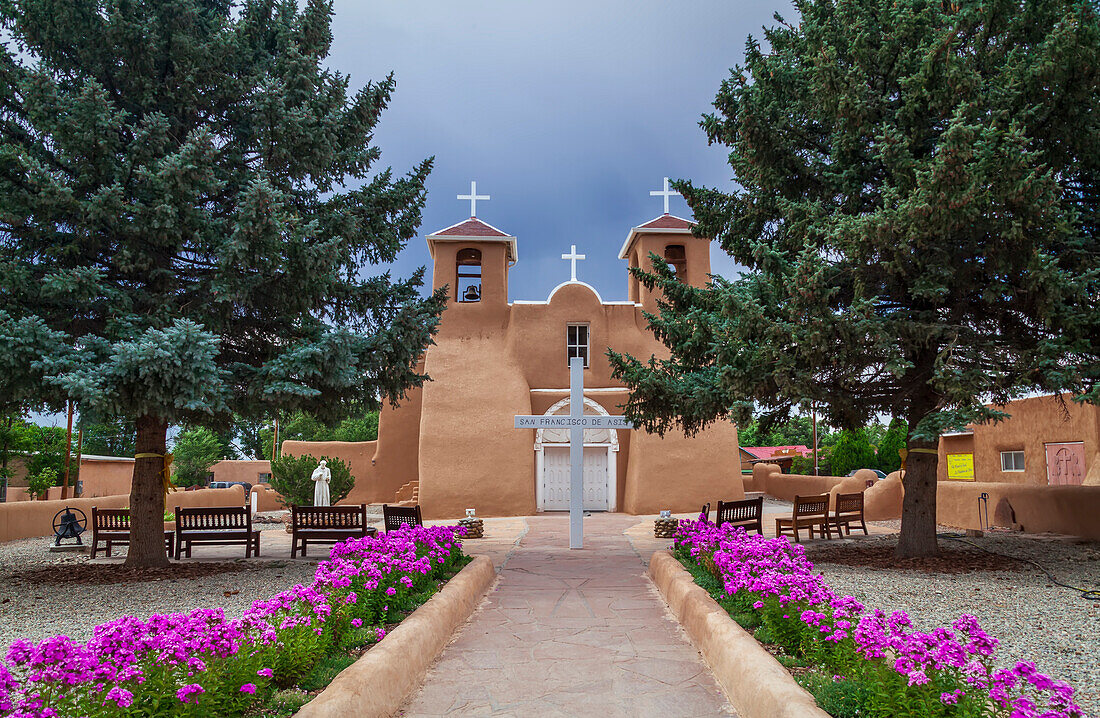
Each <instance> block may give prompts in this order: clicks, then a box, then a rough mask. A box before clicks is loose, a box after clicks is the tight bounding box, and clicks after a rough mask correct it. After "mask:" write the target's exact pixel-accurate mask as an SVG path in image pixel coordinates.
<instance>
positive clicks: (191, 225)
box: [0, 0, 445, 566]
mask: <svg viewBox="0 0 1100 718" xmlns="http://www.w3.org/2000/svg"><path fill="white" fill-rule="evenodd" d="M331 15H332V8H331V3H330V2H327V1H326V0H308V1H307V2H304V3H302V7H299V4H298V3H294V2H275V1H274V0H245V1H244V2H240V3H236V2H231V1H229V0H226V1H224V2H211V1H210V0H171V1H169V0H149V1H148V2H119V0H89V1H88V2H79V3H74V2H68V1H62V0H0V26H2V29H3V32H4V33H5V35H6V36H7V37H9V38H11V41H9V43H8V44H7V45H5V47H4V48H3V50H2V51H0V198H2V200H0V369H5V370H10V371H12V372H14V374H13V375H12V376H6V375H5V376H2V377H0V382H7V384H5V385H4V386H0V389H4V388H6V387H7V386H11V387H16V388H25V387H32V388H33V391H31V390H29V389H28V392H29V393H31V394H32V395H33V397H34V398H36V399H38V400H41V399H43V398H46V397H50V398H53V397H57V396H61V397H64V398H73V399H75V400H76V401H78V402H79V403H80V405H81V406H82V407H86V408H87V409H88V410H89V411H90V412H93V413H96V414H99V415H110V416H120V417H125V418H127V419H132V420H133V421H134V424H135V429H136V438H135V449H136V452H137V457H138V458H137V461H136V462H135V467H134V481H133V489H132V493H131V497H130V505H131V509H132V516H133V529H132V536H133V542H132V543H131V545H130V550H129V553H128V555H127V559H126V563H127V565H131V566H156V565H166V563H167V559H166V557H165V555H164V550H163V533H162V532H163V528H162V517H163V511H164V495H163V493H162V480H161V473H162V468H163V466H162V459H161V456H162V455H163V454H164V453H165V444H166V432H167V429H168V426H169V424H170V423H183V424H193V425H203V424H206V423H208V422H211V421H215V422H216V421H221V420H228V419H229V418H231V416H232V414H233V413H234V412H236V413H238V414H240V415H242V416H245V417H264V416H271V415H273V414H274V413H275V412H276V411H277V410H284V411H294V410H298V409H303V410H307V411H309V412H310V413H312V414H314V415H316V416H318V417H320V418H322V419H324V420H326V421H335V420H338V419H339V418H340V417H342V416H344V415H346V414H347V413H348V411H349V410H350V408H351V407H361V406H377V405H378V403H379V401H380V400H386V399H388V400H389V401H391V402H393V401H397V400H399V399H400V398H401V397H402V396H403V395H404V393H405V391H406V390H407V389H408V388H409V387H411V386H415V385H419V384H420V383H422V382H423V381H424V380H425V378H426V377H424V376H423V375H421V374H419V373H418V372H417V371H416V361H417V359H418V357H419V356H420V355H421V354H422V353H423V352H424V350H425V349H426V348H427V346H428V345H429V343H430V342H431V336H432V334H433V333H434V331H435V328H436V325H437V323H438V318H439V315H440V313H441V311H442V309H443V306H444V301H445V295H444V293H443V292H442V291H440V292H439V293H437V294H435V295H433V296H431V297H429V298H427V299H425V298H422V297H421V296H420V288H421V286H422V280H423V269H421V270H419V271H418V272H416V273H415V275H414V276H412V277H411V278H409V279H407V280H396V279H393V278H391V276H390V275H389V274H388V273H386V274H382V275H380V276H376V277H370V276H369V275H367V274H366V273H365V270H367V269H369V266H370V265H373V264H377V263H381V262H389V261H392V260H393V259H394V258H395V257H396V255H397V253H398V252H399V251H400V249H401V248H402V247H403V246H404V245H405V243H406V242H407V241H408V240H409V239H410V238H411V237H412V236H414V233H415V231H416V228H417V226H418V224H419V221H420V212H421V209H422V207H423V203H424V181H425V178H426V177H427V175H428V172H429V170H430V161H425V162H423V163H422V164H420V165H419V166H417V167H416V168H415V169H414V170H413V171H412V172H410V173H409V174H408V175H407V176H405V177H396V176H394V175H393V173H392V172H391V171H390V170H388V169H387V170H382V171H378V170H377V168H375V165H376V162H377V160H378V159H379V156H380V153H379V151H378V149H377V148H375V147H372V146H371V139H372V132H373V130H374V127H375V125H376V124H377V122H378V120H379V116H380V114H381V112H382V110H383V109H384V108H385V106H386V104H387V103H388V101H389V98H390V94H391V92H392V91H393V89H394V81H393V79H392V77H390V78H387V79H385V80H384V81H382V82H380V83H378V84H370V83H368V84H367V85H366V86H365V87H364V88H362V89H360V90H358V91H356V92H351V93H350V94H349V87H350V78H348V77H346V76H344V75H341V74H339V73H336V72H333V71H331V70H329V69H326V68H325V67H324V65H323V61H324V58H325V57H326V56H327V55H328V52H329V46H330V43H331V40H332V34H331V28H330V23H331ZM3 373H4V372H0V374H3Z"/></svg>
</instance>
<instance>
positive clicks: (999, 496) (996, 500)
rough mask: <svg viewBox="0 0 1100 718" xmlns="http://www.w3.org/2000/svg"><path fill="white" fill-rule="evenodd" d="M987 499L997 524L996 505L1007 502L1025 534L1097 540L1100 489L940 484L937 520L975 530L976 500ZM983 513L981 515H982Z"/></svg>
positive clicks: (1093, 487) (992, 520) (992, 519)
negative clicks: (986, 495)
mask: <svg viewBox="0 0 1100 718" xmlns="http://www.w3.org/2000/svg"><path fill="white" fill-rule="evenodd" d="M983 492H985V493H986V494H988V495H989V501H988V506H989V520H990V522H991V523H999V524H1000V525H1002V526H1005V527H1006V528H1012V526H1008V522H1007V521H1000V522H996V516H997V514H998V513H1003V512H998V510H997V509H998V505H999V504H1001V501H1002V500H1007V501H1008V504H1009V505H1011V507H1012V511H1013V512H1014V513H1015V523H1016V526H1017V527H1019V528H1020V529H1021V530H1023V531H1026V532H1028V533H1043V532H1047V531H1049V532H1053V533H1060V534H1068V535H1070V536H1080V537H1082V538H1087V539H1092V540H1094V541H1095V540H1100V519H1098V517H1100V486H1021V485H1013V484H1007V483H997V482H981V483H971V482H969V481H966V482H964V481H948V482H943V483H941V484H939V487H938V491H937V495H936V519H937V521H938V522H939V523H941V524H944V525H946V526H955V527H958V528H967V529H977V528H980V527H981V523H980V521H979V515H978V505H979V504H978V497H979V495H980V494H981V493H983ZM983 513H984V512H983Z"/></svg>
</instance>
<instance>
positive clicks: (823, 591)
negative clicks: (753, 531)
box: [674, 520, 1081, 718]
mask: <svg viewBox="0 0 1100 718" xmlns="http://www.w3.org/2000/svg"><path fill="white" fill-rule="evenodd" d="M674 550H675V551H676V553H677V555H679V556H680V557H681V558H683V559H690V560H692V561H695V562H696V563H698V564H699V565H700V566H701V567H703V568H704V569H705V570H706V571H707V572H708V573H710V574H711V575H712V576H713V577H714V578H715V579H717V580H718V581H719V583H720V586H721V588H722V589H723V590H724V592H725V594H726V596H728V597H729V598H728V601H727V602H726V605H727V607H729V608H730V609H731V610H732V611H734V612H747V611H755V612H758V615H759V616H760V618H761V620H762V621H763V625H764V627H765V628H766V629H767V631H768V632H769V633H770V635H771V636H772V638H773V639H774V640H775V642H776V643H778V644H779V645H781V646H782V647H783V648H784V649H785V650H787V651H788V652H789V653H791V654H792V655H795V656H805V657H807V658H809V659H811V661H812V662H814V663H816V664H817V665H819V666H820V667H822V668H825V669H827V670H828V671H830V672H831V673H832V674H834V680H853V681H863V682H866V683H867V684H868V685H870V686H873V688H874V689H873V690H871V691H870V693H871V696H872V698H871V699H870V700H871V706H870V707H871V708H872V710H873V713H872V714H873V715H887V716H895V715H913V716H968V717H969V716H973V717H974V718H979V717H985V716H1011V718H1075V717H1076V716H1079V715H1081V709H1080V708H1079V707H1078V706H1077V705H1075V704H1074V703H1073V694H1074V689H1073V687H1072V686H1070V685H1069V684H1067V683H1064V682H1062V681H1057V680H1054V679H1052V678H1050V677H1049V676H1047V675H1044V674H1042V673H1039V672H1038V671H1037V670H1036V669H1035V665H1034V664H1033V663H1025V662H1020V663H1016V664H1015V665H1014V666H1012V667H1011V668H997V667H996V658H995V655H994V649H995V648H996V647H997V643H998V641H997V639H996V638H993V637H992V636H990V635H989V634H987V633H986V632H985V631H983V630H982V628H981V626H979V625H978V620H977V619H976V618H975V617H974V616H969V615H963V616H960V617H959V618H958V619H957V620H956V621H954V622H953V623H952V625H951V626H950V627H941V628H936V629H935V630H933V631H930V632H921V631H915V630H913V626H912V623H911V622H910V620H909V616H908V615H906V614H905V612H903V611H896V612H894V613H892V614H890V615H889V616H888V615H886V614H885V613H884V612H883V611H881V610H877V609H876V610H868V609H867V608H866V607H865V606H863V604H861V603H860V602H859V601H857V600H856V599H855V598H853V597H852V596H843V595H839V594H837V593H836V592H835V591H833V589H832V588H830V587H829V585H828V584H827V583H825V581H824V579H823V578H822V576H821V575H820V574H818V573H815V572H814V570H813V564H812V563H810V562H809V561H808V560H806V555H805V549H804V548H803V547H802V546H800V545H798V544H792V543H791V542H790V541H789V540H788V539H787V538H785V537H784V538H778V539H768V538H765V537H763V536H757V535H751V536H750V535H748V534H747V533H746V532H745V531H744V529H740V528H733V527H731V526H729V525H725V526H723V527H721V528H716V527H715V526H714V525H713V524H711V523H709V522H707V521H704V520H700V521H681V522H680V527H679V530H678V532H677V534H676V537H675V543H674Z"/></svg>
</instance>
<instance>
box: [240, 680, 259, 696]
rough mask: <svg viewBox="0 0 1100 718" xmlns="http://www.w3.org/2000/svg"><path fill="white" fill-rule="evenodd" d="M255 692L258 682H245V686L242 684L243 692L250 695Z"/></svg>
mask: <svg viewBox="0 0 1100 718" xmlns="http://www.w3.org/2000/svg"><path fill="white" fill-rule="evenodd" d="M255 692H256V684H255V683H245V684H244V685H243V686H241V693H248V694H249V695H251V694H253V693H255Z"/></svg>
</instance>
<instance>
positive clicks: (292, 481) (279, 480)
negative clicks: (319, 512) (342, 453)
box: [271, 454, 355, 507]
mask: <svg viewBox="0 0 1100 718" xmlns="http://www.w3.org/2000/svg"><path fill="white" fill-rule="evenodd" d="M321 459H324V460H325V461H327V462H328V468H329V469H330V470H331V471H332V482H331V483H330V484H329V494H330V496H331V498H332V503H333V504H335V503H337V502H339V501H341V500H343V499H345V498H347V495H348V494H349V493H350V492H351V489H352V487H353V486H355V479H354V478H352V475H351V468H350V467H349V466H348V465H347V464H345V463H344V462H343V461H341V460H340V459H331V458H329V457H327V456H322V457H321ZM321 459H317V458H314V457H312V456H310V455H309V454H306V455H305V456H280V457H278V458H276V459H275V460H274V461H272V462H271V488H273V489H275V490H276V491H278V492H279V495H280V496H281V497H282V499H281V501H282V503H283V505H284V506H288V507H289V506H291V505H294V506H312V505H313V479H312V478H310V477H311V476H313V470H314V469H316V468H317V465H318V464H319V463H321Z"/></svg>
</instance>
